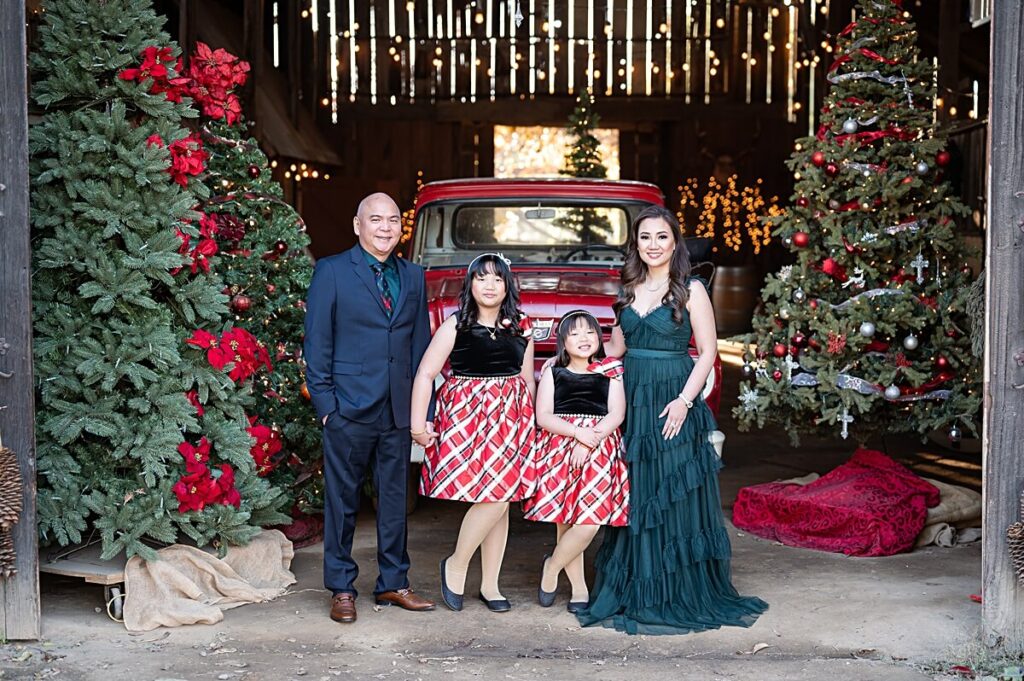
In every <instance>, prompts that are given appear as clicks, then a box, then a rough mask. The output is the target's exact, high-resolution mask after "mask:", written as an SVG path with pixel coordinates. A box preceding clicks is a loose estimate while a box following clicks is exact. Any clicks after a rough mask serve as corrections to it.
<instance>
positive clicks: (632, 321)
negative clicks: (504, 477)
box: [577, 305, 768, 634]
mask: <svg viewBox="0 0 1024 681" xmlns="http://www.w3.org/2000/svg"><path fill="white" fill-rule="evenodd" d="M620 324H621V326H622V332H623V334H624V335H625V338H626V347H627V348H628V351H627V352H626V356H625V358H624V363H625V369H626V373H625V388H626V405H627V407H626V431H625V437H624V438H623V442H624V446H625V450H626V460H627V462H628V464H629V481H630V507H631V508H630V519H629V526H628V527H608V528H605V537H604V543H603V544H602V545H601V548H600V549H599V551H598V553H597V558H596V563H595V564H596V572H597V577H596V579H595V583H594V588H593V590H592V591H591V598H590V605H589V607H588V608H587V609H585V610H581V611H580V612H578V613H577V617H578V618H579V621H580V623H581V624H582V625H583V626H592V625H598V624H600V625H603V626H606V627H614V628H615V629H618V630H619V631H624V632H626V633H629V634H682V633H687V632H692V631H703V630H706V629H717V628H718V627H721V626H724V625H730V626H743V627H746V626H750V625H751V624H753V623H754V621H755V620H756V619H757V617H758V616H759V615H760V614H761V613H762V612H764V611H765V610H766V609H767V608H768V604H767V603H765V602H764V601H762V600H761V599H759V598H754V597H747V596H740V595H739V594H738V593H736V589H735V588H734V587H733V585H732V582H731V580H730V576H729V558H730V555H731V547H730V545H729V535H728V534H727V533H726V530H725V525H724V521H723V520H722V508H721V495H720V493H719V490H718V469H719V468H720V467H721V463H720V462H719V459H718V456H717V455H716V454H715V449H714V447H713V446H712V445H711V443H710V442H709V441H708V435H709V433H710V432H711V431H713V430H714V429H715V420H714V417H713V416H712V415H711V411H710V409H708V406H707V404H705V403H704V398H703V397H698V398H697V399H695V400H694V404H693V409H691V410H690V412H689V414H688V415H687V417H686V421H685V422H684V424H683V427H682V429H681V430H680V432H679V434H678V435H677V436H676V437H675V438H673V439H671V440H665V439H663V438H662V435H661V428H662V425H663V424H664V422H665V420H664V419H662V418H658V414H660V413H661V410H662V409H663V408H664V407H665V405H666V404H668V403H669V402H670V401H671V400H673V399H675V397H676V396H677V395H678V394H679V392H680V391H681V390H682V389H683V385H684V384H685V383H686V379H687V378H688V377H689V375H690V372H691V371H692V370H693V360H692V359H691V358H690V355H689V353H688V352H687V347H688V346H689V343H690V335H691V328H690V320H689V316H686V317H684V320H683V323H682V324H676V323H675V321H673V319H672V309H671V308H670V307H668V306H665V305H662V306H661V307H658V308H655V309H654V310H653V311H652V312H650V313H649V314H648V315H647V316H646V317H640V316H639V315H638V314H637V313H636V311H635V310H633V309H632V308H627V309H625V310H624V311H623V312H622V315H621V316H620Z"/></svg>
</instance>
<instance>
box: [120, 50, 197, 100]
mask: <svg viewBox="0 0 1024 681" xmlns="http://www.w3.org/2000/svg"><path fill="white" fill-rule="evenodd" d="M140 56H141V57H142V64H140V65H139V66H138V67H137V68H129V69H124V70H122V71H121V72H120V73H118V74H117V77H118V78H119V79H121V80H132V81H136V82H139V83H144V82H146V81H147V80H148V81H149V82H150V87H149V93H150V94H152V95H159V94H163V95H164V96H165V97H166V98H167V99H168V100H169V101H172V102H180V101H181V99H182V96H183V95H184V94H185V93H186V86H187V85H188V82H189V79H188V78H186V77H184V76H181V75H180V74H181V72H182V63H181V59H180V58H179V59H177V60H176V59H175V58H174V55H173V54H172V50H171V48H170V47H155V46H150V47H147V48H145V49H144V50H143V51H142V53H141V55H140ZM171 65H173V67H174V72H173V74H172V72H171V70H170V69H169V68H168V66H171Z"/></svg>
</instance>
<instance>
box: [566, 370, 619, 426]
mask: <svg viewBox="0 0 1024 681" xmlns="http://www.w3.org/2000/svg"><path fill="white" fill-rule="evenodd" d="M551 378H552V380H553V381H554V382H555V412H554V413H556V414H588V415H593V416H607V415H608V383H609V381H611V379H610V378H608V377H607V376H604V375H602V374H577V373H573V372H572V371H569V370H568V369H566V368H565V367H552V368H551Z"/></svg>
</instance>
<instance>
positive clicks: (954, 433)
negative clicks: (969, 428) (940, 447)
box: [946, 426, 964, 442]
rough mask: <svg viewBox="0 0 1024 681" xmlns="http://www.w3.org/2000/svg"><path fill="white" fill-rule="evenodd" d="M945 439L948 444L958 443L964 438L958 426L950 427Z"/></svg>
mask: <svg viewBox="0 0 1024 681" xmlns="http://www.w3.org/2000/svg"><path fill="white" fill-rule="evenodd" d="M946 437H948V438H949V441H950V442H960V440H962V439H963V437H964V433H963V431H962V430H960V427H959V426H951V427H950V429H949V432H948V433H946Z"/></svg>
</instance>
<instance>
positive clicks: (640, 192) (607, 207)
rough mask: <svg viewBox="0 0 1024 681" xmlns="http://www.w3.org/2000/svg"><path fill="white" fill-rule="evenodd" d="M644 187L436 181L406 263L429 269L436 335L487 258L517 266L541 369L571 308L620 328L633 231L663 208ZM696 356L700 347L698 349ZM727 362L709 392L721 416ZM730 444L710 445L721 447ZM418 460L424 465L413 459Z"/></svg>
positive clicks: (419, 212) (423, 199)
mask: <svg viewBox="0 0 1024 681" xmlns="http://www.w3.org/2000/svg"><path fill="white" fill-rule="evenodd" d="M664 203H665V197H664V195H663V194H662V193H661V190H660V189H658V187H656V186H654V185H652V184H647V183H644V182H627V181H613V180H591V179H576V178H572V179H570V178H537V179H491V178H487V179H479V178H478V179H465V180H446V181H442V182H431V183H429V184H426V185H424V186H423V187H422V189H421V191H420V194H419V197H418V199H417V202H416V207H415V216H414V224H413V232H412V238H411V241H410V242H409V245H408V246H407V247H406V248H404V249H402V250H406V251H407V253H406V257H408V258H409V259H410V260H411V261H412V262H415V263H419V264H420V265H422V266H423V267H424V268H426V270H427V273H426V278H427V299H428V304H429V306H430V323H431V328H432V329H436V328H437V327H438V326H439V325H440V324H441V322H442V321H444V319H445V318H446V317H447V316H448V315H450V314H452V313H453V312H455V310H456V308H457V307H458V297H459V292H460V290H461V288H462V280H463V278H464V276H465V273H466V266H467V265H468V264H469V262H470V261H471V260H472V259H473V258H474V257H476V256H477V255H479V254H480V253H483V252H487V251H499V252H501V253H503V254H504V255H505V257H507V258H509V259H510V260H511V261H512V271H513V273H514V274H515V275H516V277H517V279H518V281H519V286H520V291H521V296H522V307H523V310H524V311H525V312H526V314H528V315H529V316H530V319H531V320H532V321H533V328H534V332H533V334H534V335H533V338H534V343H535V354H536V362H537V369H538V370H539V369H540V366H541V364H543V362H544V361H545V360H546V359H547V358H548V357H551V356H552V355H554V353H555V335H554V329H555V328H557V325H558V321H559V320H560V319H561V316H562V315H563V314H564V313H566V312H568V311H569V310H573V309H577V308H584V309H587V310H589V311H590V312H592V313H593V314H594V315H595V316H596V317H597V319H598V320H599V321H600V322H601V326H602V328H603V329H604V331H605V337H606V338H607V335H608V334H609V333H610V331H611V326H612V324H613V323H614V319H615V317H614V314H613V313H612V303H613V302H615V298H616V296H617V295H618V290H619V268H620V267H621V265H622V261H623V256H624V252H623V249H624V248H625V246H626V240H627V238H628V235H629V226H630V224H631V223H632V220H633V218H634V217H635V216H636V215H637V213H639V212H640V211H641V210H643V208H644V207H645V206H648V205H650V204H658V205H664ZM692 352H694V354H696V350H692ZM721 376H722V365H721V361H720V360H719V359H718V358H716V360H715V366H714V369H713V370H712V372H711V375H710V376H709V377H708V382H707V385H706V386H705V389H704V395H705V399H706V400H707V403H708V405H709V406H710V407H711V410H712V411H713V412H714V413H715V414H716V415H717V413H718V408H719V403H720V399H721V395H720V392H721ZM722 440H724V437H723V436H721V434H720V433H716V435H715V436H714V437H713V441H714V442H715V444H716V447H719V451H720V447H721V442H722ZM416 449H417V448H415V447H414V454H413V456H414V459H417V460H419V457H421V456H422V450H419V456H417V453H416V452H415V450H416Z"/></svg>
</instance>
